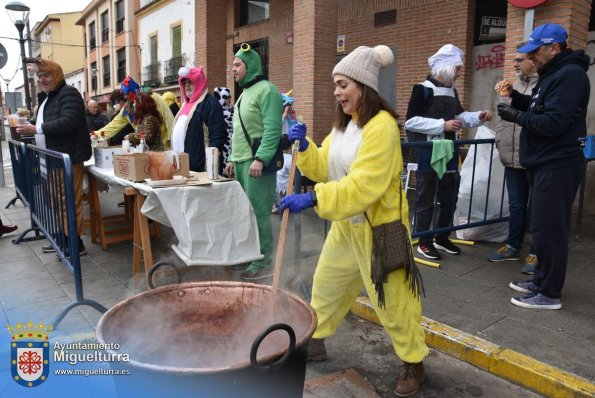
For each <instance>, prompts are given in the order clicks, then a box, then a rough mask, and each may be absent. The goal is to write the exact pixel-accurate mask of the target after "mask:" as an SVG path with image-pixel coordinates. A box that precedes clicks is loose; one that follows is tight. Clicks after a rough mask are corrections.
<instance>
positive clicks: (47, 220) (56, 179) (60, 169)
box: [27, 144, 107, 328]
mask: <svg viewBox="0 0 595 398" xmlns="http://www.w3.org/2000/svg"><path fill="white" fill-rule="evenodd" d="M27 163H28V170H30V173H28V174H29V178H30V185H29V187H30V196H29V200H30V206H29V208H30V209H31V219H32V221H33V222H34V223H35V225H36V226H37V227H38V228H39V229H40V230H41V232H42V233H43V235H44V236H45V238H46V239H47V240H48V241H49V243H50V244H51V245H52V246H53V247H54V249H55V250H56V254H57V255H58V256H59V257H60V259H61V260H62V263H63V264H64V265H65V266H66V267H67V268H68V269H69V270H70V272H71V273H72V274H73V276H74V285H75V291H76V301H75V302H74V303H72V304H70V305H68V306H67V307H66V308H64V309H63V310H62V311H61V312H60V313H59V314H58V315H57V316H56V318H55V319H54V321H53V322H52V324H53V325H54V327H55V328H56V327H58V325H59V324H60V322H61V321H62V319H64V317H65V316H66V314H67V313H68V312H69V311H70V310H71V309H73V308H75V307H77V306H79V305H88V306H90V307H93V308H95V309H96V310H97V311H99V312H101V313H104V312H105V311H107V309H106V308H105V307H104V306H102V305H101V304H99V303H97V302H96V301H93V300H87V299H85V298H84V296H83V282H82V276H81V261H80V254H79V235H78V231H77V220H76V208H75V196H74V195H75V194H74V185H73V172H72V163H71V161H70V156H68V155H67V154H64V153H61V152H55V151H51V150H48V149H42V148H38V147H36V146H35V145H31V144H29V145H27Z"/></svg>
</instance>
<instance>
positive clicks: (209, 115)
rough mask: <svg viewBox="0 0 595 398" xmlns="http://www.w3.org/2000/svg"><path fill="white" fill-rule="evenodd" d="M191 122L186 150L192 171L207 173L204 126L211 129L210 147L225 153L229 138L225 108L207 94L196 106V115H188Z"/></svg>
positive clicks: (185, 142)
mask: <svg viewBox="0 0 595 398" xmlns="http://www.w3.org/2000/svg"><path fill="white" fill-rule="evenodd" d="M188 116H189V117H190V122H189V123H188V130H186V138H185V140H184V150H185V151H186V152H188V155H189V158H190V170H192V171H199V172H200V171H205V170H206V168H205V157H206V155H205V132H204V129H203V124H204V125H206V126H207V128H208V129H209V146H211V147H217V148H218V149H219V153H221V152H223V144H224V143H225V137H226V136H227V130H226V125H225V120H224V119H223V108H221V104H219V101H217V100H216V99H215V97H213V96H212V95H211V94H207V95H206V96H205V98H204V99H203V101H202V102H201V103H200V104H198V105H197V106H196V109H195V110H194V113H193V114H192V115H188Z"/></svg>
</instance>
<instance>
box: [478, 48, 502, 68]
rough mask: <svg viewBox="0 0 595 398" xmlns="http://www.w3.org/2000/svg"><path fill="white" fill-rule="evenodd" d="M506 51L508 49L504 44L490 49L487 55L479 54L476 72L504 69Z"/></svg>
mask: <svg viewBox="0 0 595 398" xmlns="http://www.w3.org/2000/svg"><path fill="white" fill-rule="evenodd" d="M505 49H506V47H504V46H503V45H502V44H496V45H494V46H492V47H491V48H490V49H489V51H488V53H487V54H485V55H484V54H477V59H476V60H475V70H481V69H497V68H503V67H504V53H505V51H504V50H505Z"/></svg>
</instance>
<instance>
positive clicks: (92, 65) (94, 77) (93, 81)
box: [91, 62, 99, 90]
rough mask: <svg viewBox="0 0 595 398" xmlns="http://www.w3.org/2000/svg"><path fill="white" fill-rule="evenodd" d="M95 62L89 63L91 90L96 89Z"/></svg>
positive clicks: (96, 72) (96, 71)
mask: <svg viewBox="0 0 595 398" xmlns="http://www.w3.org/2000/svg"><path fill="white" fill-rule="evenodd" d="M98 73H99V71H98V70H97V62H93V63H92V64H91V90H97V74H98Z"/></svg>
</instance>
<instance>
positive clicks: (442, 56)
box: [428, 44, 464, 70]
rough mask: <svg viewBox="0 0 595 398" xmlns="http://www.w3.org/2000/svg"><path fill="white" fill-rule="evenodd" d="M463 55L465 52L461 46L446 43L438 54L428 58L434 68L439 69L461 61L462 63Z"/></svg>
mask: <svg viewBox="0 0 595 398" xmlns="http://www.w3.org/2000/svg"><path fill="white" fill-rule="evenodd" d="M463 56H464V53H463V51H462V50H461V49H460V48H458V47H456V46H453V45H452V44H445V45H443V46H442V47H441V48H440V50H438V52H437V53H436V54H434V55H432V56H431V57H430V58H428V65H430V68H432V70H434V69H439V68H442V67H445V66H448V65H452V64H456V63H459V62H460V63H462V62H463Z"/></svg>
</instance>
